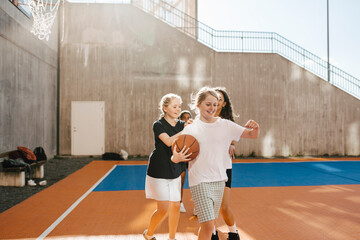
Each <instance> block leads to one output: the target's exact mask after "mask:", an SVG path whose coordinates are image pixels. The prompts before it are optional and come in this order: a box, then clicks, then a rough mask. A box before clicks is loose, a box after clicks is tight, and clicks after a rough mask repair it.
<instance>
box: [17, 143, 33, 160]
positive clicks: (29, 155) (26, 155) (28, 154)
mask: <svg viewBox="0 0 360 240" xmlns="http://www.w3.org/2000/svg"><path fill="white" fill-rule="evenodd" d="M17 149H18V150H19V151H20V152H21V154H22V159H24V161H25V162H26V163H29V164H31V163H34V162H35V161H36V156H35V154H34V153H33V152H32V151H31V150H30V149H28V148H26V147H20V146H19V147H17Z"/></svg>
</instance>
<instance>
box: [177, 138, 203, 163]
mask: <svg viewBox="0 0 360 240" xmlns="http://www.w3.org/2000/svg"><path fill="white" fill-rule="evenodd" d="M175 145H176V151H177V152H180V151H181V150H182V149H183V147H184V146H186V148H190V149H189V151H188V152H187V153H188V154H189V153H191V155H190V156H189V158H190V159H191V160H194V159H195V158H196V157H197V155H198V154H199V151H200V147H199V142H198V141H197V140H196V138H194V137H193V136H192V135H189V134H182V135H180V136H179V137H178V138H177V139H176V140H175V141H174V143H173V145H172V150H174V147H175Z"/></svg>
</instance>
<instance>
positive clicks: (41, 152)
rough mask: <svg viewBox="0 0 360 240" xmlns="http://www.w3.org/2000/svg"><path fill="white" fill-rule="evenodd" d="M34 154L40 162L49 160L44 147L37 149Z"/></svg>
mask: <svg viewBox="0 0 360 240" xmlns="http://www.w3.org/2000/svg"><path fill="white" fill-rule="evenodd" d="M34 154H35V156H36V159H37V160H38V161H43V160H47V156H46V153H45V150H44V149H43V148H42V147H36V148H35V149H34Z"/></svg>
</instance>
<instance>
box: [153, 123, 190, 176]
mask: <svg viewBox="0 0 360 240" xmlns="http://www.w3.org/2000/svg"><path fill="white" fill-rule="evenodd" d="M184 124H185V122H184V121H181V120H179V121H178V122H177V123H176V125H175V127H173V126H171V125H170V124H169V123H168V122H167V121H166V120H165V119H164V118H161V119H160V120H158V121H156V122H154V124H153V131H154V137H155V149H154V151H152V153H151V155H150V157H149V165H148V168H147V175H149V176H150V177H153V178H163V179H174V178H177V177H179V176H180V174H181V173H182V172H183V171H184V170H185V168H186V166H185V164H184V163H182V162H181V163H174V162H172V161H171V156H172V151H171V147H168V146H166V144H165V143H164V142H163V141H161V140H160V138H159V135H160V134H162V133H167V134H168V135H169V136H170V137H171V136H173V135H175V134H177V133H178V132H181V131H182V130H183V129H184Z"/></svg>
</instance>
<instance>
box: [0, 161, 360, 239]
mask: <svg viewBox="0 0 360 240" xmlns="http://www.w3.org/2000/svg"><path fill="white" fill-rule="evenodd" d="M146 164H147V161H93V162H91V163H90V164H88V165H86V166H85V167H84V168H82V169H80V170H78V171H77V172H75V173H73V174H72V175H69V176H68V177H67V178H65V179H63V180H62V181H59V182H58V183H56V184H54V185H53V186H51V187H49V188H46V189H44V190H43V191H41V192H40V193H38V194H35V195H34V196H32V197H30V198H28V199H27V200H25V201H23V202H22V203H20V204H18V205H16V206H14V207H12V208H10V209H8V210H7V211H5V212H3V213H1V214H0V239H121V240H125V239H129V240H130V239H131V240H140V239H143V236H142V232H143V231H144V229H145V228H146V227H147V225H148V221H149V219H150V216H151V214H152V212H153V211H154V210H155V208H156V203H155V201H153V200H149V199H145V192H144V189H143V186H144V182H143V179H145V174H146ZM233 165H234V166H233V187H232V190H231V207H232V210H233V212H234V214H235V219H236V221H237V229H238V231H239V233H240V236H241V239H242V240H309V239H311V240H328V239H329V240H358V239H360V158H339V159H329V158H326V159H323V158H311V159H304V158H301V159H246V160H234V164H233ZM274 169H276V170H274ZM45 174H46V172H45ZM288 180H290V181H288ZM301 184H303V185H301ZM129 189H130V190H129ZM183 202H184V205H185V208H186V210H187V212H186V213H181V215H180V221H179V226H178V232H177V235H176V238H177V240H182V239H189V240H190V239H191V240H193V239H197V232H198V228H199V224H198V221H197V218H196V216H194V215H193V203H192V201H191V195H190V191H189V189H188V187H186V188H185V190H184V197H183ZM216 225H217V229H218V231H219V237H220V239H221V240H224V239H226V237H227V234H226V233H227V227H226V226H225V223H224V221H223V219H222V217H221V216H219V218H218V220H217V224H216ZM167 232H168V225H167V221H166V220H165V221H164V222H163V223H162V224H161V225H160V226H159V228H158V229H157V230H156V232H155V235H154V236H155V237H156V238H157V239H158V240H165V239H168V234H167Z"/></svg>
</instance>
